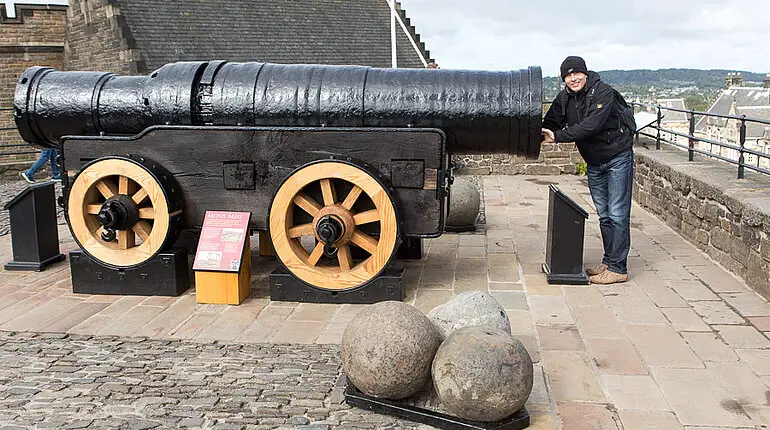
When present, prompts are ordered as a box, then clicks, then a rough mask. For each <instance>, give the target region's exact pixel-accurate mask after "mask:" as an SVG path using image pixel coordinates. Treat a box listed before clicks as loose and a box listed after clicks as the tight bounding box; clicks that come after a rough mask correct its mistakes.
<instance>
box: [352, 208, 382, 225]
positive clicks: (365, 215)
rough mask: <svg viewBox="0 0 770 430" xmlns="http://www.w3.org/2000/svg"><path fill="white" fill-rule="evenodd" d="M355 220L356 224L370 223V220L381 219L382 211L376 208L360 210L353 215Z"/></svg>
mask: <svg viewBox="0 0 770 430" xmlns="http://www.w3.org/2000/svg"><path fill="white" fill-rule="evenodd" d="M353 220H354V221H355V222H356V225H361V224H369V223H370V222H376V221H379V220H380V213H379V212H377V210H376V209H372V210H369V211H365V212H360V213H357V214H355V215H353Z"/></svg>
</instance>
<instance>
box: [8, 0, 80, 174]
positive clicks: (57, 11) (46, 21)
mask: <svg viewBox="0 0 770 430" xmlns="http://www.w3.org/2000/svg"><path fill="white" fill-rule="evenodd" d="M30 3H32V2H30ZM37 3H40V2H37ZM66 5H67V1H66V0H52V1H49V2H46V4H26V3H21V2H0V157H2V159H3V160H5V161H8V160H14V159H30V158H34V157H35V156H36V151H35V150H33V149H32V148H29V147H9V146H7V145H13V144H16V145H18V144H21V143H22V142H21V141H20V138H19V134H18V133H17V132H16V130H15V128H14V127H15V125H14V123H13V112H12V110H11V108H12V105H13V93H14V89H15V88H16V79H17V78H18V76H19V75H20V74H21V72H23V71H24V70H25V69H26V68H28V67H30V66H51V67H56V68H61V67H62V65H63V63H64V45H65V44H64V37H65V34H66V32H67V6H66ZM9 6H10V7H9ZM9 152H10V153H14V152H16V153H18V152H27V154H20V155H2V154H3V153H6V154H7V153H9Z"/></svg>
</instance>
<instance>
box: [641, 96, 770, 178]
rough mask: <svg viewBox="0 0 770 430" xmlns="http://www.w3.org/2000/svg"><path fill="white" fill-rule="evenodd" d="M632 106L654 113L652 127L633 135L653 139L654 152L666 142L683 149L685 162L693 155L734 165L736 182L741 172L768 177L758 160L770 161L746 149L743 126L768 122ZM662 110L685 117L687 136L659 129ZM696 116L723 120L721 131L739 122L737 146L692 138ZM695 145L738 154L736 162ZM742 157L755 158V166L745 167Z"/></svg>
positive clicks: (765, 154)
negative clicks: (736, 172) (672, 138)
mask: <svg viewBox="0 0 770 430" xmlns="http://www.w3.org/2000/svg"><path fill="white" fill-rule="evenodd" d="M630 104H631V105H633V106H634V108H635V110H637V108H638V109H644V110H646V111H648V112H651V113H655V114H657V119H656V121H655V122H653V125H650V126H648V127H645V128H644V129H642V130H640V131H639V132H637V136H639V135H641V136H646V137H649V138H652V139H655V149H660V145H661V143H666V144H669V145H673V146H676V147H678V148H682V149H685V150H687V159H688V161H693V158H694V155H695V153H698V154H701V155H704V156H707V157H711V158H716V159H718V160H721V161H724V162H726V163H730V164H734V165H737V166H738V179H743V178H744V175H745V169H749V170H753V171H755V172H759V173H763V174H765V175H770V169H766V168H763V167H761V164H762V163H761V161H762V160H768V161H770V153H766V152H762V151H756V150H753V149H751V148H747V147H746V123H758V124H764V125H767V126H770V121H767V120H763V119H760V118H751V117H747V116H746V115H741V116H735V115H721V114H715V113H709V112H700V111H696V110H687V109H678V108H673V107H665V106H661V105H658V104H656V105H652V104H645V103H638V102H632V103H630ZM664 111H671V112H681V113H684V114H686V115H687V120H688V122H689V133H688V134H684V133H682V132H679V131H676V130H669V129H666V128H663V126H662V120H663V118H664V116H665V115H664ZM696 116H700V117H702V118H719V119H723V120H725V125H724V128H726V127H728V126H729V125H728V121H730V120H735V121H737V122H739V123H740V125H739V126H738V145H735V144H732V143H728V142H719V141H715V140H711V139H707V138H705V137H698V136H696V135H695V124H696V122H697V121H696V120H695V117H696ZM647 128H652V129H653V130H656V133H655V134H650V133H648V132H645V131H644V130H646V129H647ZM662 133H668V134H669V136H680V137H683V138H685V139H687V145H684V144H681V143H678V142H675V141H672V140H670V139H667V138H665V137H664V136H662V135H661V134H662ZM698 142H704V143H707V144H709V145H710V146H709V149H713V148H714V146H717V147H719V148H720V149H721V148H727V149H731V150H733V151H736V152H737V153H738V157H737V159H733V158H729V157H725V156H723V155H721V151H720V153H719V154H717V153H714V152H711V151H705V150H703V149H699V148H696V147H695V144H696V143H698ZM746 154H751V155H754V156H756V165H753V164H748V163H746V162H745V156H746Z"/></svg>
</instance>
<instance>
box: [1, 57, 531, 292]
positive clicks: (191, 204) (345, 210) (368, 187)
mask: <svg viewBox="0 0 770 430" xmlns="http://www.w3.org/2000/svg"><path fill="white" fill-rule="evenodd" d="M541 87H542V84H541V72H540V69H539V68H538V67H530V68H529V69H525V70H520V71H509V72H486V71H466V70H444V69H441V70H430V69H419V70H417V69H376V68H370V67H361V66H321V65H281V64H270V63H228V62H224V61H212V62H179V63H172V64H167V65H165V66H163V67H161V68H160V69H158V70H156V71H155V72H152V73H151V74H150V75H148V76H117V75H114V74H111V73H100V72H60V71H57V70H55V69H50V68H43V67H32V68H30V69H28V70H27V71H25V72H24V73H23V74H22V76H21V77H20V78H19V81H18V84H17V88H16V94H15V98H14V117H15V120H16V125H17V127H18V129H19V132H20V133H21V135H22V137H23V138H24V140H25V141H27V142H30V143H31V144H33V145H36V146H38V147H40V148H48V147H59V149H60V151H61V160H60V163H61V165H62V166H61V167H62V169H63V171H65V172H67V175H65V176H66V178H65V181H64V182H65V206H66V215H67V221H68V224H69V226H70V230H71V231H72V234H73V237H74V238H75V240H76V241H77V243H78V244H79V245H80V247H81V248H82V249H83V251H84V252H86V253H87V254H88V255H89V256H90V257H91V258H93V259H96V260H97V261H99V262H101V263H103V264H104V265H106V266H109V267H113V268H129V267H136V266H138V265H141V264H142V263H144V262H145V261H147V260H148V259H150V258H152V257H153V256H155V255H156V254H157V253H158V252H160V251H161V250H163V249H165V248H167V247H169V246H171V245H172V244H173V242H174V240H175V239H176V237H177V235H178V233H179V231H180V230H182V229H195V228H200V227H201V225H202V222H203V217H204V214H205V211H206V210H232V211H236V210H237V211H246V212H251V213H252V214H253V216H252V218H251V220H252V221H251V228H252V229H254V230H260V231H269V233H270V237H271V239H272V241H273V244H274V246H275V250H276V253H277V255H278V257H279V259H280V260H281V262H282V263H283V264H284V266H285V267H286V268H287V269H288V270H289V271H290V272H291V273H292V274H293V275H295V276H297V277H298V278H299V279H301V280H302V281H304V282H305V283H307V284H309V285H311V286H314V287H317V288H322V289H331V290H338V289H348V288H353V287H356V286H359V285H362V284H365V283H367V282H369V281H370V280H372V279H373V278H375V277H376V276H377V275H378V274H379V273H380V272H381V271H382V270H383V269H384V268H385V267H386V266H387V264H388V262H389V261H390V260H391V258H392V257H393V255H394V254H395V251H396V249H397V248H398V244H399V243H400V241H401V240H403V239H405V238H421V237H436V236H438V235H440V234H441V233H442V232H443V227H444V226H443V224H444V219H445V215H446V214H445V212H446V206H447V205H446V199H447V197H448V194H449V185H450V183H451V170H450V167H449V161H448V154H471V153H506V154H515V155H523V156H528V157H537V156H538V153H539V150H540V147H539V146H540V140H541V139H540V121H541ZM351 251H353V252H351Z"/></svg>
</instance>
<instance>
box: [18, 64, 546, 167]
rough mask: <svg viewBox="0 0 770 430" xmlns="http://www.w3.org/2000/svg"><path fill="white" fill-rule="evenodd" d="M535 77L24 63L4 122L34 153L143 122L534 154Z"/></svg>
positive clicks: (537, 121)
mask: <svg viewBox="0 0 770 430" xmlns="http://www.w3.org/2000/svg"><path fill="white" fill-rule="evenodd" d="M541 93H542V75H541V71H540V68H539V67H530V68H528V69H522V70H519V71H502V72H496V71H471V70H445V69H439V70H436V69H379V68H372V67H363V66H325V65H306V64H294V65H288V64H272V63H256V62H253V63H229V62H225V61H211V62H177V63H170V64H166V65H165V66H163V67H161V68H160V69H158V70H156V71H154V72H152V73H150V74H149V75H147V76H119V75H115V74H112V73H104V72H61V71H57V70H56V69H52V68H47V67H31V68H29V69H27V70H26V71H25V72H24V73H23V74H22V75H21V77H20V78H19V81H18V83H17V87H16V93H15V96H14V119H15V121H16V125H17V128H18V130H19V132H20V134H21V136H22V138H23V139H24V140H25V141H27V142H29V143H31V144H33V145H35V146H37V147H40V148H48V147H54V146H56V145H58V142H59V139H60V138H61V137H62V136H65V135H100V134H104V135H133V134H136V133H139V132H140V131H142V130H144V129H145V128H147V127H149V126H152V125H160V124H174V125H230V126H233V125H241V126H298V127H319V126H321V127H323V126H328V127H431V128H439V129H442V130H443V131H444V133H445V134H446V137H447V150H448V151H449V152H450V153H458V154H465V153H468V154H471V153H503V154H512V155H525V156H529V157H536V156H537V155H538V153H539V150H540V140H541V139H540V125H541V115H542V101H541Z"/></svg>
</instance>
